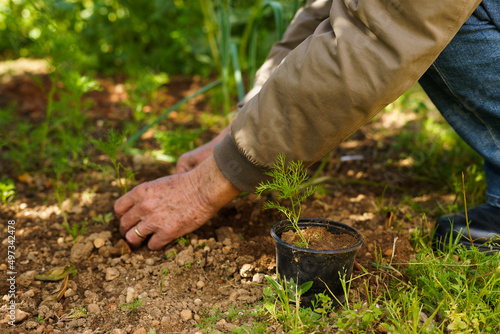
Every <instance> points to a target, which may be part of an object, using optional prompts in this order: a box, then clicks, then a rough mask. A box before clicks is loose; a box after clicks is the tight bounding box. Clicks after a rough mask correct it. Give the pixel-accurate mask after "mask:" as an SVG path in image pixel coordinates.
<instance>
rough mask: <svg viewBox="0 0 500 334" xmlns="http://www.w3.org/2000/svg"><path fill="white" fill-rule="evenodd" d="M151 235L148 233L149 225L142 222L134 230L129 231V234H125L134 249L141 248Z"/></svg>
mask: <svg viewBox="0 0 500 334" xmlns="http://www.w3.org/2000/svg"><path fill="white" fill-rule="evenodd" d="M135 229H137V232H138V233H139V234H140V235H142V236H143V237H144V238H143V237H141V236H139V234H137V232H136V231H135ZM149 234H150V232H148V229H147V224H146V223H144V222H142V221H141V222H139V223H138V224H137V225H135V226H134V227H133V228H131V229H129V230H128V232H127V233H126V234H125V239H126V240H127V242H128V243H129V244H130V245H131V246H132V247H134V248H136V247H139V246H140V245H141V243H142V242H143V241H144V240H146V239H147V237H148V235H149Z"/></svg>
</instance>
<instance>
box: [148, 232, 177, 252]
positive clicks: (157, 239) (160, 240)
mask: <svg viewBox="0 0 500 334" xmlns="http://www.w3.org/2000/svg"><path fill="white" fill-rule="evenodd" d="M173 240H174V238H173V237H172V236H169V235H168V236H165V235H160V233H155V234H153V235H152V236H151V238H150V239H149V241H148V248H149V249H151V250H159V249H162V248H163V247H164V246H165V245H166V244H168V243H170V242H172V241H173Z"/></svg>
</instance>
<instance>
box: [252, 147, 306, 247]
mask: <svg viewBox="0 0 500 334" xmlns="http://www.w3.org/2000/svg"><path fill="white" fill-rule="evenodd" d="M265 174H266V175H269V176H271V177H272V179H271V180H270V181H266V182H261V183H260V184H259V185H258V186H257V191H256V192H257V194H258V195H259V197H260V195H262V193H263V192H264V191H268V190H270V191H277V192H278V200H282V199H288V200H289V201H290V207H289V208H287V207H285V206H283V205H281V204H280V203H278V202H273V201H267V202H265V203H264V209H277V210H278V211H280V212H282V213H284V214H285V216H286V217H287V219H288V220H289V221H290V223H291V224H292V226H293V228H294V229H295V231H296V232H297V234H298V235H299V237H300V239H301V241H300V242H299V243H298V244H297V246H299V247H303V248H309V243H308V242H307V240H306V239H305V237H304V235H303V234H302V231H301V230H300V228H299V226H298V223H299V218H300V213H301V211H302V203H303V202H304V200H305V199H306V198H307V197H309V196H311V195H312V194H313V193H314V192H315V191H316V186H310V187H303V186H302V185H303V183H304V182H305V181H306V180H307V178H308V173H307V171H306V170H304V167H303V165H302V162H301V161H297V162H295V161H291V162H290V163H289V164H288V166H286V162H285V155H284V154H279V155H278V157H277V159H276V162H275V163H274V164H273V167H272V169H271V171H269V172H266V173H265Z"/></svg>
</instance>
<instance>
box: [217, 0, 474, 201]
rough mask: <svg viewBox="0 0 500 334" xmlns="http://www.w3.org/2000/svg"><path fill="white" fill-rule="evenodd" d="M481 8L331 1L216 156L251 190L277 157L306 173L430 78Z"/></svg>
mask: <svg viewBox="0 0 500 334" xmlns="http://www.w3.org/2000/svg"><path fill="white" fill-rule="evenodd" d="M480 2H481V1H480V0H442V1H437V2H436V1H434V0H412V1H410V0H370V1H365V0H333V1H332V5H331V8H330V16H329V18H328V19H326V20H324V21H323V22H321V24H320V25H319V26H318V27H317V29H316V30H315V32H314V33H313V34H312V35H311V36H309V37H308V38H307V39H305V40H304V41H303V42H302V43H301V44H300V45H299V46H297V47H296V48H295V49H294V50H292V51H291V52H290V53H289V54H288V55H287V56H286V58H285V59H284V60H283V61H282V62H281V64H280V65H279V67H278V68H277V69H276V70H275V71H274V72H273V73H272V75H271V76H270V77H269V79H268V80H267V81H266V83H265V84H264V86H263V87H262V89H261V91H260V92H259V93H258V94H257V95H256V96H255V97H254V98H252V99H251V100H250V101H249V102H248V103H247V104H245V106H244V107H243V108H242V109H241V110H240V111H239V112H238V114H237V115H236V116H235V118H234V119H233V121H232V123H231V133H230V134H228V135H227V136H226V137H225V138H224V140H223V141H222V142H221V143H219V144H218V145H217V146H216V147H215V149H214V157H215V160H216V162H217V165H218V167H219V169H220V170H221V172H222V174H223V175H224V176H225V177H226V178H227V179H228V180H229V182H231V183H232V184H233V185H234V186H235V187H236V188H238V189H240V190H242V191H248V192H253V191H254V189H255V186H256V185H257V184H258V183H259V182H260V181H262V180H263V179H264V178H265V176H264V175H263V172H264V171H265V170H268V169H269V168H270V166H271V165H272V164H273V162H274V160H275V158H276V155H277V154H279V153H284V154H285V155H286V157H287V159H288V160H300V161H304V163H305V164H306V165H309V164H312V163H313V162H315V161H317V160H319V159H320V158H321V157H322V156H324V155H325V154H326V153H327V152H328V151H330V150H331V149H332V148H333V147H335V146H336V145H338V144H339V143H340V142H342V141H343V140H344V139H346V138H347V137H349V136H350V135H351V134H352V133H354V132H355V131H356V130H357V129H359V128H360V127H361V126H362V125H364V124H365V123H367V122H368V121H369V120H370V119H372V118H373V117H374V116H375V115H376V114H377V113H378V112H379V111H380V110H381V109H383V108H384V107H385V106H386V105H387V104H389V103H391V102H392V101H394V100H395V99H396V98H397V97H398V96H400V95H401V94H403V93H404V92H405V91H406V90H408V89H409V88H410V87H411V86H412V85H414V84H415V83H416V82H417V80H418V79H419V78H420V77H421V76H422V74H423V73H424V72H425V71H426V70H427V68H428V67H429V66H430V65H431V64H432V62H433V61H434V60H435V59H436V58H437V56H438V55H439V53H440V52H441V51H442V50H443V49H444V48H445V46H446V45H447V44H448V43H449V42H450V41H451V39H452V38H453V36H454V35H455V34H456V33H457V32H458V30H459V28H460V27H461V26H462V24H463V23H464V22H465V21H466V19H467V18H468V17H469V16H470V15H471V14H472V12H473V11H474V9H475V8H476V7H477V6H478V5H479V3H480Z"/></svg>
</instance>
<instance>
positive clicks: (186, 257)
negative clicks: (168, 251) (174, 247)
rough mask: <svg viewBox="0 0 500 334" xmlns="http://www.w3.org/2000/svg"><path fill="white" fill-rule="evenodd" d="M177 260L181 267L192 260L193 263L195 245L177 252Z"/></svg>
mask: <svg viewBox="0 0 500 334" xmlns="http://www.w3.org/2000/svg"><path fill="white" fill-rule="evenodd" d="M175 261H176V262H177V264H178V265H179V266H181V267H182V266H185V265H187V264H188V263H190V262H191V263H193V261H194V253H193V247H192V246H189V247H188V248H187V249H185V250H183V251H181V252H180V253H179V254H177V258H176V259H175Z"/></svg>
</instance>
